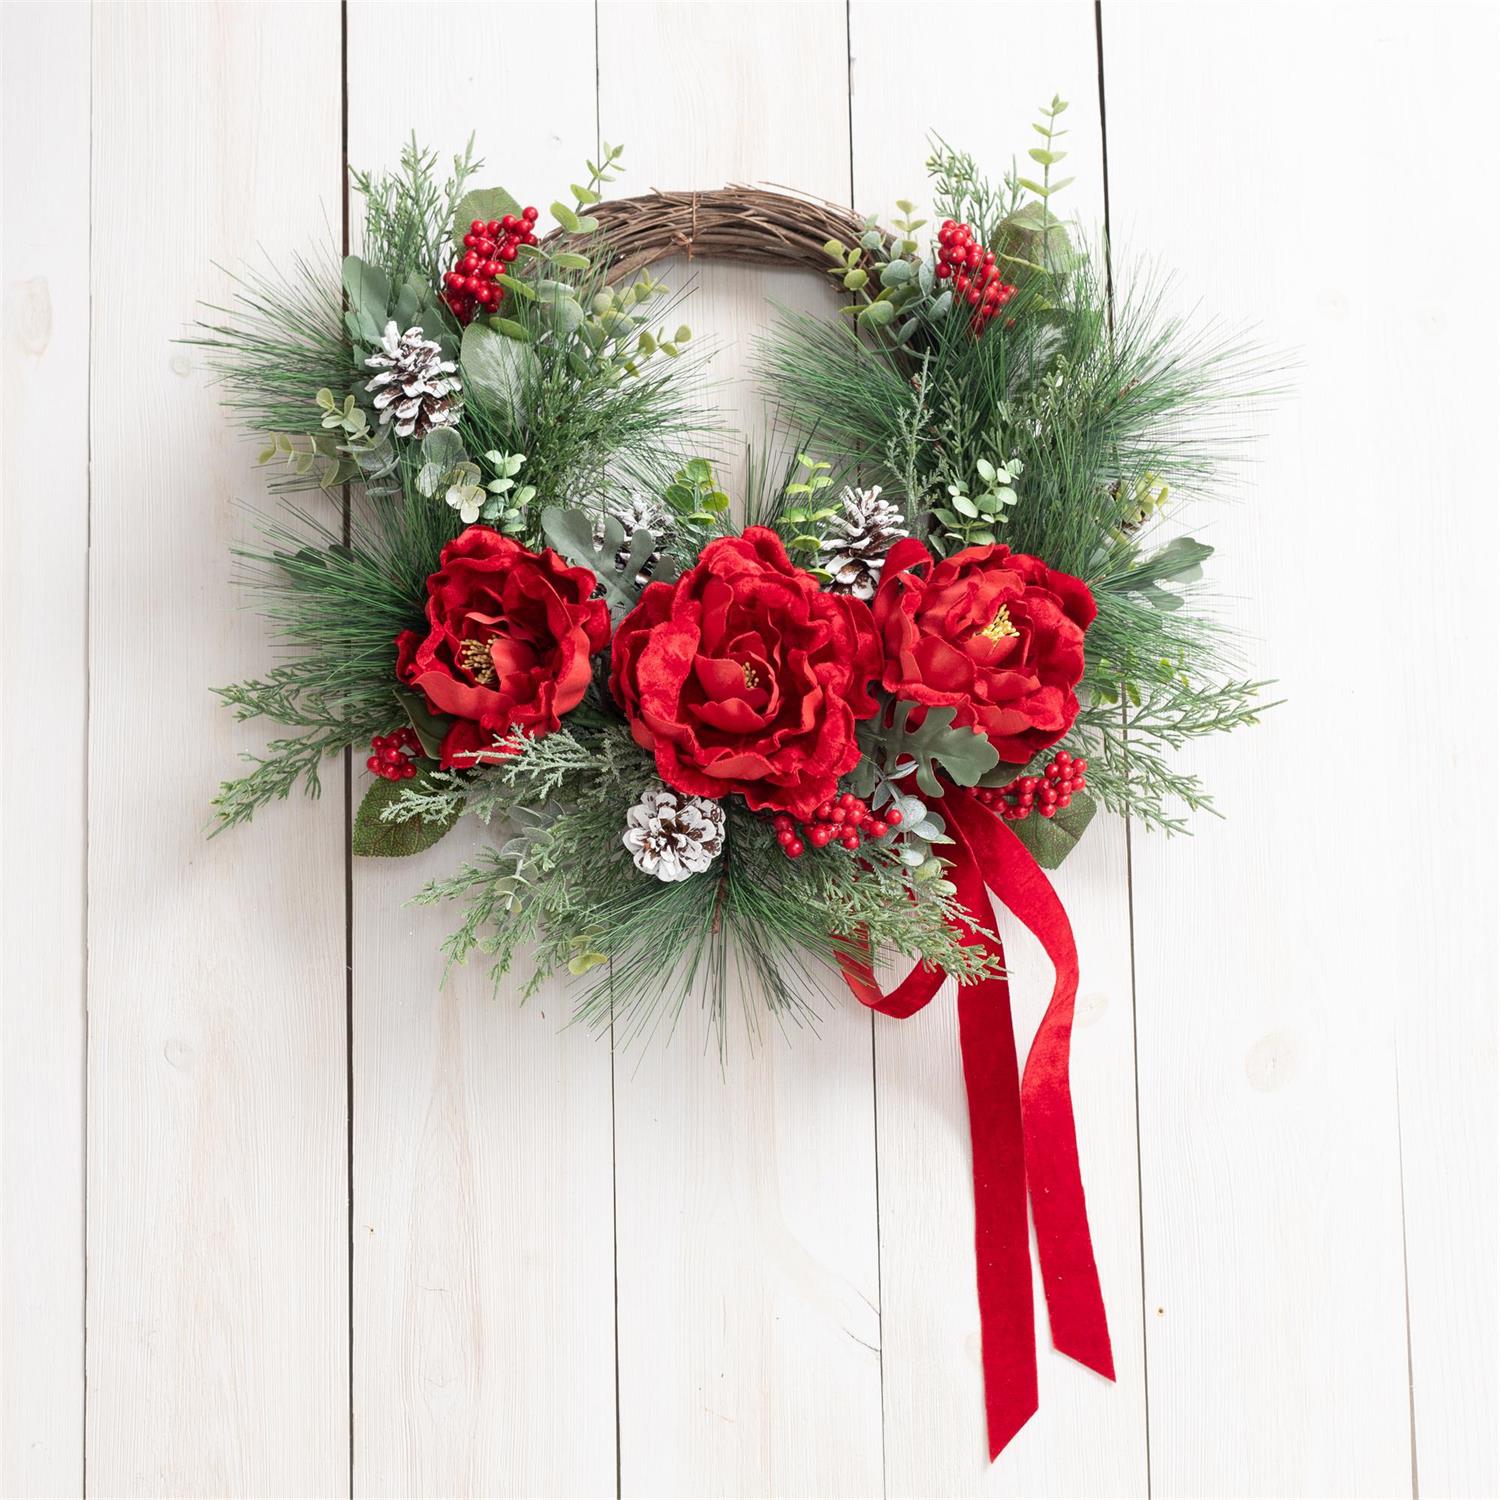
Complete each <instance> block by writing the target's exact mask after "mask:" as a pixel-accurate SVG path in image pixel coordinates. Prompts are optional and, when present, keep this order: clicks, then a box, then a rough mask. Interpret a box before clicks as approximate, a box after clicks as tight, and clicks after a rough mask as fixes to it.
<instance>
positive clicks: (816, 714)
mask: <svg viewBox="0 0 1500 1500" xmlns="http://www.w3.org/2000/svg"><path fill="white" fill-rule="evenodd" d="M612 665H613V672H612V675H611V677H610V688H611V690H612V691H613V693H614V695H615V699H616V701H617V702H618V703H619V704H620V707H621V708H623V709H624V710H625V715H626V717H627V718H628V719H629V720H630V726H631V731H632V732H633V733H634V735H635V738H636V740H637V742H638V743H639V744H641V745H642V746H644V747H645V748H646V749H647V750H651V751H653V752H654V753H655V756H656V768H657V772H658V773H659V775H660V776H661V778H662V780H663V781H665V782H666V783H667V785H668V786H670V787H675V788H676V789H677V790H678V791H680V792H689V793H692V794H694V795H696V796H700V797H723V796H726V795H727V794H728V793H730V792H739V793H740V794H741V795H742V796H743V797H744V798H745V800H746V801H747V802H748V803H749V804H750V806H751V807H753V808H757V809H761V808H770V809H774V810H775V811H777V812H788V813H792V814H795V815H799V816H804V817H809V816H811V815H812V813H813V811H814V809H815V808H816V807H817V806H818V804H819V803H820V802H823V801H825V800H827V799H828V798H829V797H831V796H832V795H833V794H834V792H835V790H836V783H837V781H838V778H839V777H840V776H841V775H843V773H844V772H845V771H849V770H852V769H853V767H854V765H855V764H856V762H857V761H858V760H859V747H858V745H857V744H856V743H855V739H854V725H855V722H856V720H859V719H867V718H869V717H870V716H871V715H872V714H873V713H874V712H875V711H876V708H877V706H878V705H877V704H876V701H875V699H874V697H873V696H872V695H871V693H870V683H871V681H872V680H873V679H874V678H875V677H876V676H878V674H879V671H880V654H879V649H878V647H877V644H876V640H875V631H874V628H873V624H872V621H871V619H870V610H869V606H868V605H866V604H864V603H862V602H861V601H860V600H858V599H853V598H850V597H848V596H846V595H839V594H827V593H824V592H823V591H822V590H821V589H819V587H818V585H817V581H816V580H815V579H814V578H813V577H812V575H811V574H809V573H806V572H804V571H803V570H802V569H801V568H798V567H794V566H793V565H792V563H791V562H790V561H788V559H787V555H786V549H785V548H784V547H783V546H782V545H781V540H780V538H779V537H778V536H777V535H776V533H775V532H774V531H768V530H767V529H766V528H765V527H763V526H752V527H750V528H749V529H748V530H747V531H746V532H745V534H744V535H743V536H735V537H721V538H719V539H718V540H716V541H713V542H710V543H709V544H708V546H707V547H705V548H704V549H703V555H702V556H701V557H700V558H699V559H698V562H697V564H696V566H694V567H693V568H691V569H690V570H689V571H688V572H686V573H684V574H683V575H682V577H681V578H679V579H678V580H677V582H676V583H675V584H667V583H652V584H648V585H647V587H646V591H645V593H644V594H642V595H641V602H640V603H639V604H638V605H637V606H636V608H635V609H634V610H632V611H631V613H630V614H628V615H627V616H626V617H625V619H624V620H623V621H622V622H621V624H620V628H619V629H618V631H616V633H615V643H614V654H613V660H612Z"/></svg>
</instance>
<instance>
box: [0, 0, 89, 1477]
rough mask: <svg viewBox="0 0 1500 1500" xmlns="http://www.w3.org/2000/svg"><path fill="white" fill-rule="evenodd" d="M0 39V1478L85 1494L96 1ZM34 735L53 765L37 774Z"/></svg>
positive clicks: (26, 12) (7, 14) (50, 12)
mask: <svg viewBox="0 0 1500 1500" xmlns="http://www.w3.org/2000/svg"><path fill="white" fill-rule="evenodd" d="M0 52H3V63H0V67H3V79H4V83H3V88H0V93H3V94H4V98H5V109H6V128H5V134H4V141H5V145H4V191H5V200H4V211H3V215H0V217H3V220H4V242H3V243H4V279H5V347H4V406H3V444H0V447H3V455H4V456H3V464H4V470H3V474H4V490H5V505H4V517H3V530H0V568H3V570H4V580H5V583H4V594H3V606H0V609H3V613H0V639H3V643H4V644H3V647H0V704H3V706H0V735H3V762H4V767H5V774H4V775H3V777H0V817H3V822H4V829H5V836H4V841H3V846H0V860H3V864H0V879H3V896H0V1194H3V1201H4V1209H3V1218H0V1222H3V1226H4V1227H3V1231H0V1267H3V1268H4V1272H3V1275H0V1493H3V1494H7V1495H70V1494H78V1493H80V1491H81V1490H82V1487H83V1447H82V1442H81V1437H82V1433H83V1179H84V1165H83V1118H84V1098H83V1080H84V1009H85V996H84V985H85V975H84V949H83V932H84V909H85V897H84V892H85V883H86V867H85V861H86V854H85V850H86V828H85V816H86V813H85V808H86V789H87V778H88V770H87V749H86V746H87V740H88V728H87V726H88V644H87V631H88V520H89V517H88V504H89V493H88V427H87V424H86V422H84V421H81V420H80V419H79V418H80V413H82V412H84V411H86V410H87V406H88V388H89V308H88V299H87V297H86V296H81V295H79V288H81V287H86V286H87V284H88V274H89V245H88V237H87V236H86V235H84V234H79V233H77V232H65V233H61V234H60V233H59V226H60V225H62V224H69V225H80V224H85V223H87V221H88V212H89V14H88V11H87V10H86V9H85V8H84V7H82V6H75V7H72V8H69V9H65V10H63V11H62V12H61V13H59V11H58V10H57V8H56V7H55V6H46V5H39V4H16V5H7V6H6V7H5V9H4V11H3V12H0ZM41 560H45V565H42V566H39V565H38V564H39V562H40V561H41ZM39 620H46V621H47V628H46V629H44V630H38V629H37V621H39ZM39 745H40V746H42V747H43V748H44V753H45V754H46V757H47V761H48V766H47V770H46V773H45V776H44V777H39V776H37V775H36V774H27V773H26V771H25V770H24V769H23V768H24V767H26V766H27V765H28V764H34V763H35V758H36V754H37V750H38V747H39ZM42 781H44V782H45V787H46V791H45V794H44V795H38V788H39V782H42Z"/></svg>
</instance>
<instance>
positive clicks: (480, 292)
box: [443, 208, 536, 323]
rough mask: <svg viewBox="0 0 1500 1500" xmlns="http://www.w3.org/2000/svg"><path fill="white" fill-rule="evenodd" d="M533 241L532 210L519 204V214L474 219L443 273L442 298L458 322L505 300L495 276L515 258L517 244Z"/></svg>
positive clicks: (469, 319) (503, 290) (494, 307)
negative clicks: (461, 250)
mask: <svg viewBox="0 0 1500 1500" xmlns="http://www.w3.org/2000/svg"><path fill="white" fill-rule="evenodd" d="M534 244H536V210H535V209H534V208H523V209H522V210H521V217H520V218H517V217H516V216H515V215H514V214H506V216H505V217H504V218H503V219H491V220H490V221H489V223H488V224H486V223H485V221H484V220H483V219H475V220H474V221H473V222H472V223H471V224H470V225H469V232H468V233H467V234H466V235H465V236H464V253H463V254H462V255H460V256H459V258H458V260H457V261H456V262H455V263H454V266H453V269H452V270H451V271H449V272H447V273H446V274H445V275H444V277H443V288H444V290H443V301H444V302H446V303H447V304H448V306H449V307H450V308H451V309H452V310H453V316H454V317H455V318H457V319H458V321H459V322H460V323H470V322H472V321H473V320H474V319H475V318H476V317H478V316H479V314H480V312H481V311H483V312H494V310H495V309H496V308H497V307H499V306H500V304H501V303H502V302H503V301H504V300H505V288H504V287H503V286H499V285H497V284H496V281H495V278H496V277H497V276H498V275H499V274H500V273H501V272H502V271H503V270H505V268H506V267H507V266H508V265H509V264H510V263H511V261H513V260H514V259H515V258H516V250H517V248H518V247H519V246H521V245H534Z"/></svg>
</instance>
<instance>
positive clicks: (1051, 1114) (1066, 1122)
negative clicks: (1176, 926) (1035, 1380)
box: [948, 793, 1115, 1380]
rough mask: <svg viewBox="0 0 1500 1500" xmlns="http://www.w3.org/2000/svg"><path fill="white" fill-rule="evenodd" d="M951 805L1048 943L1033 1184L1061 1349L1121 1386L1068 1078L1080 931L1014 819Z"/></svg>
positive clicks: (1055, 1339)
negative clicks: (1011, 823) (1049, 971)
mask: <svg viewBox="0 0 1500 1500" xmlns="http://www.w3.org/2000/svg"><path fill="white" fill-rule="evenodd" d="M948 801H949V802H950V803H956V806H955V809H954V810H955V812H957V813H958V817H957V818H955V820H954V821H955V823H956V824H958V825H960V826H961V827H962V830H963V834H964V836H965V837H966V839H967V841H968V842H969V844H970V847H971V848H972V850H973V851H974V853H975V854H976V855H977V856H978V858H979V859H981V860H982V861H983V865H982V868H983V870H984V880H985V883H986V884H987V885H988V886H989V888H990V889H991V890H992V891H993V892H994V893H995V894H996V895H997V896H998V897H999V898H1000V900H1001V901H1003V902H1004V903H1005V905H1006V906H1007V907H1008V908H1009V909H1010V911H1011V912H1012V913H1013V914H1014V915H1015V917H1016V918H1017V920H1018V921H1020V922H1021V923H1022V925H1023V926H1025V927H1026V928H1027V929H1028V930H1029V931H1030V932H1031V933H1032V934H1033V936H1035V937H1036V938H1037V940H1038V941H1039V942H1040V943H1041V944H1042V947H1043V949H1044V950H1045V951H1046V954H1047V957H1048V958H1049V959H1050V960H1051V962H1052V965H1053V968H1054V970H1055V973H1056V979H1055V982H1054V985H1053V990H1052V999H1051V1001H1050V1002H1049V1004H1048V1006H1047V1012H1046V1014H1045V1015H1044V1016H1043V1018H1042V1022H1041V1025H1040V1026H1039V1027H1038V1028H1037V1033H1036V1038H1035V1040H1034V1041H1033V1042H1032V1045H1031V1051H1030V1053H1029V1054H1028V1055H1027V1059H1026V1068H1025V1072H1024V1073H1023V1075H1022V1079H1021V1090H1020V1112H1021V1122H1022V1137H1023V1142H1024V1151H1025V1167H1026V1183H1027V1188H1028V1191H1029V1194H1030V1198H1031V1216H1032V1220H1033V1222H1034V1224H1035V1226H1036V1240H1037V1259H1038V1260H1039V1262H1040V1264H1041V1273H1042V1286H1043V1288H1044V1290H1045V1293H1046V1298H1047V1316H1048V1321H1049V1323H1050V1325H1051V1329H1052V1344H1053V1347H1054V1348H1055V1349H1057V1351H1058V1352H1059V1353H1060V1354H1066V1355H1067V1356H1068V1357H1069V1358H1070V1359H1075V1360H1077V1361H1078V1363H1079V1364H1081V1365H1084V1366H1086V1367H1087V1368H1088V1369H1090V1370H1094V1371H1096V1372H1097V1373H1098V1374H1100V1375H1103V1376H1104V1377H1105V1378H1106V1379H1108V1380H1113V1379H1114V1378H1115V1365H1114V1354H1113V1351H1112V1349H1111V1347H1110V1339H1109V1325H1108V1322H1107V1320H1106V1317H1105V1312H1104V1296H1103V1293H1102V1292H1101V1290H1100V1287H1099V1268H1098V1265H1097V1263H1096V1261H1095V1258H1094V1246H1093V1241H1092V1239H1091V1238H1090V1236H1089V1221H1088V1207H1087V1204H1086V1203H1085V1201H1084V1194H1083V1178H1082V1175H1081V1173H1080V1170H1079V1165H1078V1136H1077V1131H1076V1128H1075V1126H1074V1121H1073V1095H1072V1089H1071V1086H1070V1084H1069V1081H1068V1054H1069V1048H1070V1044H1071V1038H1072V1031H1073V1008H1074V1003H1075V1000H1076V998H1077V994H1078V949H1077V946H1076V945H1075V943H1074V941H1073V929H1072V927H1071V925H1070V924H1069V922H1068V917H1067V913H1066V912H1065V911H1064V910H1063V905H1062V902H1061V901H1060V900H1059V899H1058V896H1057V892H1056V891H1054V890H1053V888H1052V884H1051V882H1050V881H1049V880H1048V879H1047V877H1046V875H1045V873H1044V872H1043V871H1042V868H1041V866H1040V865H1038V864H1037V862H1036V860H1035V859H1034V858H1032V855H1031V851H1030V850H1029V849H1027V847H1026V846H1025V844H1023V843H1022V842H1021V840H1020V839H1019V838H1017V837H1016V835H1015V833H1014V832H1013V831H1012V830H1011V829H1010V828H1008V827H1007V826H1006V825H1005V822H1004V821H1003V820H1002V819H1000V818H997V817H995V815H994V814H993V813H991V812H990V811H989V810H988V809H987V808H984V807H981V806H980V804H978V803H976V802H975V801H974V800H973V798H972V797H969V796H968V795H967V794H965V793H958V794H957V795H956V796H955V795H954V794H951V793H950V796H949V798H948Z"/></svg>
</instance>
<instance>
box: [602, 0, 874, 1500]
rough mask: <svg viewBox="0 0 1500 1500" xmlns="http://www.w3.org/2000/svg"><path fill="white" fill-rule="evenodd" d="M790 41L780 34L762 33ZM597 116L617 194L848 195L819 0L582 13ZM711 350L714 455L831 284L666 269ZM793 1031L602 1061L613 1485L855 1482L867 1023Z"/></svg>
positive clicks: (835, 49)
mask: <svg viewBox="0 0 1500 1500" xmlns="http://www.w3.org/2000/svg"><path fill="white" fill-rule="evenodd" d="M789 35H795V37H796V44H795V45H794V46H791V47H788V46H787V45H786V38H787V37H788V36H789ZM599 57H600V72H599V126H600V130H601V132H602V134H603V136H604V138H605V139H606V140H609V141H612V142H615V141H623V142H625V143H626V146H627V161H628V163H629V167H630V173H629V177H628V178H627V179H626V181H625V182H624V183H622V184H621V190H624V191H636V192H641V191H645V190H646V189H647V188H651V187H657V188H663V189H671V188H695V187H719V186H722V185H724V184H725V183H729V182H744V181H750V180H759V181H772V182H782V183H792V184H795V185H796V186H798V187H801V188H803V189H805V190H806V191H808V192H812V193H817V194H820V195H821V196H823V197H826V198H829V199H832V200H835V201H840V202H847V201H848V200H849V119H848V108H847V92H846V78H847V68H848V44H847V33H846V26H845V12H844V7H843V5H842V4H840V3H837V0H816V3H801V4H766V5H758V6H755V7H752V8H750V9H748V10H747V9H746V8H744V7H737V6H730V5H722V6H721V5H699V4H691V3H688V4H667V5H660V6H650V7H646V6H640V5H634V4H630V3H619V0H603V3H601V5H600V7H599ZM663 274H665V275H668V276H670V277H671V278H672V279H674V280H676V281H677V282H679V284H680V283H681V282H682V281H683V280H684V279H685V278H687V277H688V276H689V274H690V276H691V282H692V286H693V293H692V297H691V300H690V302H689V304H688V306H687V308H686V309H685V311H684V317H685V319H686V320H687V321H688V322H689V323H690V324H691V325H692V327H693V328H694V329H695V330H696V331H697V334H698V336H699V337H701V338H704V339H708V340H711V341H712V342H713V343H714V344H715V346H716V357H715V359H714V362H713V365H712V369H711V374H710V379H711V380H713V381H715V382H718V385H717V387H716V389H714V390H713V391H712V392H711V393H710V394H711V397H712V399H713V402H714V405H715V406H717V407H718V408H719V410H720V411H721V412H723V413H724V414H725V415H726V417H727V419H728V420H729V421H730V422H731V423H732V424H733V428H734V432H733V433H732V434H731V435H730V436H729V438H728V448H729V451H728V453H727V454H726V458H727V459H728V462H727V463H726V465H725V472H726V474H728V475H729V476H731V478H730V485H731V490H732V492H733V493H735V494H736V495H738V494H739V491H740V485H739V484H738V483H737V482H736V480H737V479H738V476H740V475H742V474H743V472H744V467H745V465H744V461H743V458H742V456H741V455H742V452H743V445H744V444H746V443H749V444H750V445H752V447H753V448H755V449H756V450H757V451H758V448H759V445H760V443H761V441H762V439H763V436H764V429H765V416H764V413H763V411H762V403H761V397H760V395H759V393H758V392H757V391H756V390H755V389H754V388H753V387H752V385H751V383H750V380H749V373H750V366H751V362H752V356H753V347H752V346H753V342H754V340H755V338H756V337H757V335H758V334H759V333H760V332H761V331H762V330H763V329H764V328H765V327H766V324H767V319H768V316H769V311H770V308H769V304H770V303H771V302H773V301H774V302H780V303H782V304H784V305H791V306H798V307H803V308H809V309H812V308H822V309H824V310H825V311H828V312H831V311H832V310H833V308H834V306H835V305H836V304H835V303H834V300H833V297H832V296H831V295H830V293H829V292H828V291H826V290H825V289H824V288H822V287H820V286H818V285H817V283H816V281H815V280H814V279H813V278H811V277H808V276H803V275H799V274H798V273H796V272H790V271H788V272H766V273H761V274H749V273H746V272H745V271H743V270H741V269H739V268H737V267H726V266H722V265H711V264H710V265H702V264H699V265H694V266H693V267H692V268H691V272H689V269H688V268H687V267H685V266H684V265H683V264H682V263H681V262H680V261H678V262H672V263H670V264H669V265H668V268H667V270H666V271H665V272H664V273H663ZM825 996H826V998H825V1001H824V1003H823V1005H822V1012H823V1014H822V1016H821V1018H820V1019H819V1020H818V1022H817V1030H818V1035H816V1036H815V1035H812V1034H810V1033H809V1032H806V1031H797V1030H789V1032H788V1034H787V1035H786V1036H783V1035H782V1034H781V1033H780V1032H779V1031H778V1030H777V1028H776V1027H775V1025H774V1024H767V1023H766V1021H765V1020H764V1018H762V1019H761V1020H760V1022H759V1024H760V1027H761V1039H760V1041H759V1042H758V1043H757V1044H755V1045H751V1044H750V1043H749V1042H748V1040H747V1038H746V1035H745V1031H744V1027H743V1023H742V1021H741V1017H740V1016H739V1015H738V1014H736V1013H735V1009H734V1007H733V1002H731V1012H730V1016H729V1023H728V1025H729V1034H730V1047H729V1060H728V1063H727V1065H726V1068H725V1070H724V1072H723V1073H722V1074H721V1072H720V1069H719V1066H718V1064H717V1062H716V1061H715V1058H714V1046H715V1043H714V1041H713V1037H712V1033H711V1029H710V1025H709V1022H708V1019H707V1017H706V1016H705V1014H704V1013H703V1011H702V1010H701V1009H698V1008H694V1007H692V1006H688V1007H685V1008H684V1012H683V1014H682V1017H681V1020H680V1022H679V1024H678V1026H677V1030H676V1033H675V1035H674V1036H673V1037H672V1039H671V1041H670V1042H669V1043H667V1044H665V1045H663V1043H662V1041H661V1040H660V1038H658V1039H657V1040H655V1041H648V1042H645V1043H643V1044H638V1045H636V1046H634V1047H632V1048H631V1049H629V1050H627V1051H622V1052H621V1053H620V1055H619V1056H618V1057H617V1058H616V1072H615V1099H616V1107H615V1141H616V1173H617V1182H618V1193H619V1206H618V1218H617V1230H618V1244H619V1341H620V1342H619V1354H620V1465H621V1471H620V1472H621V1492H622V1493H623V1494H626V1495H640V1496H657V1495H682V1496H697V1495H750V1494H778V1495H782V1494H785V1495H796V1494H815V1495H826V1496H844V1495H849V1496H856V1495H870V1494H878V1493H879V1492H880V1488H881V1415H880V1352H879V1346H880V1317H879V1305H880V1299H879V1287H878V1271H877V1264H876V1197H875V1132H874V1112H873V1087H874V1085H873V1076H872V1069H871V1057H872V1055H871V1041H870V1021H869V1017H868V1016H866V1015H863V1014H859V1013H858V1008H857V1007H855V1006H852V1005H850V1004H848V1003H847V1002H846V1001H844V1000H842V999H841V998H840V997H839V995H838V994H837V992H836V990H835V989H834V987H833V986H832V985H828V986H826V987H825ZM813 1372H816V1375H815V1377H814V1374H813Z"/></svg>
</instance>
